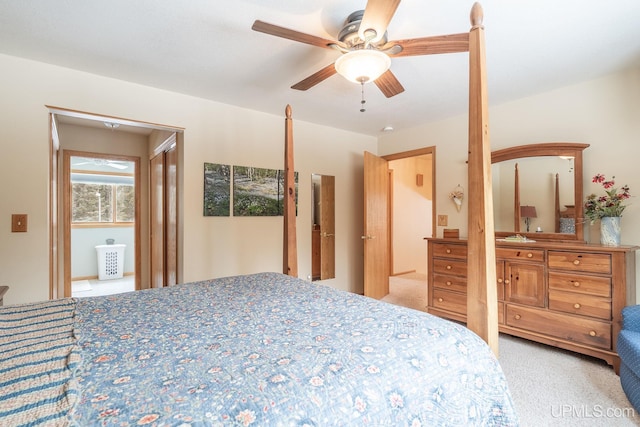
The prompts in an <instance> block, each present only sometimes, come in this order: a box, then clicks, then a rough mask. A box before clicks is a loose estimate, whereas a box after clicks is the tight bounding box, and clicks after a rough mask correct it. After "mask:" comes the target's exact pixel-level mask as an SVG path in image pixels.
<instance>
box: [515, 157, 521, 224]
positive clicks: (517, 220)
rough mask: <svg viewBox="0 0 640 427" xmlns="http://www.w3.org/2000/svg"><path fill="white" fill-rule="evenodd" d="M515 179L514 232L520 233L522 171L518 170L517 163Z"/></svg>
mask: <svg viewBox="0 0 640 427" xmlns="http://www.w3.org/2000/svg"><path fill="white" fill-rule="evenodd" d="M513 177H514V178H513V225H514V229H513V230H514V231H515V232H516V233H519V232H520V221H521V220H522V216H521V215H520V169H518V164H517V163H516V167H515V169H514V171H513Z"/></svg>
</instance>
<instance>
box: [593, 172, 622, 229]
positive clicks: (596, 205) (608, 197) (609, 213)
mask: <svg viewBox="0 0 640 427" xmlns="http://www.w3.org/2000/svg"><path fill="white" fill-rule="evenodd" d="M614 179H615V176H614V177H612V178H611V180H610V181H607V180H606V178H605V176H604V175H602V174H596V176H594V177H593V179H592V180H591V181H592V182H595V183H597V184H602V187H603V188H604V192H605V195H604V196H599V197H598V196H596V195H595V194H591V195H589V196H588V197H587V201H586V202H585V204H584V215H585V217H587V218H588V219H589V220H590V221H591V222H592V223H593V222H594V221H596V220H598V219H600V218H604V217H619V216H622V211H624V209H625V208H626V206H625V205H623V204H622V203H623V202H624V201H625V200H627V199H628V198H629V197H631V193H630V192H629V186H628V185H623V186H622V187H621V188H620V189H617V188H615V187H614V185H615V181H614Z"/></svg>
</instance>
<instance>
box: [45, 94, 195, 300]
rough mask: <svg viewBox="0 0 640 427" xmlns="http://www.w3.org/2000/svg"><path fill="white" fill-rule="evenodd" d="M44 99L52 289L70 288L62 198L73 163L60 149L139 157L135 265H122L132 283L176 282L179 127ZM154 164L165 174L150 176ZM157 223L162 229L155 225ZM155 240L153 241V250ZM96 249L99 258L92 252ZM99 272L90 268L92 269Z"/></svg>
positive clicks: (105, 159) (63, 292)
mask: <svg viewBox="0 0 640 427" xmlns="http://www.w3.org/2000/svg"><path fill="white" fill-rule="evenodd" d="M47 107H48V108H49V112H50V125H51V128H50V129H51V132H50V136H51V139H50V143H51V145H50V147H51V149H50V171H51V173H50V187H49V191H50V201H51V203H50V204H49V206H50V211H49V218H50V243H51V245H50V297H51V298H59V297H69V296H71V278H72V270H73V268H72V265H71V264H70V262H71V259H72V253H71V249H72V247H71V246H72V243H71V242H72V241H71V238H70V231H71V228H72V227H71V226H70V225H69V224H70V223H71V221H70V218H71V210H70V205H69V200H65V199H64V198H65V197H67V198H69V194H70V191H68V190H70V189H69V188H68V187H67V188H65V185H64V183H65V180H64V178H65V168H66V165H67V164H69V165H70V164H71V162H72V160H71V157H72V156H69V160H68V162H66V161H65V160H66V159H65V157H66V155H65V152H70V153H71V152H76V153H78V152H84V153H85V154H90V155H87V156H85V157H87V158H95V159H97V160H95V162H97V163H104V164H106V163H109V161H110V162H111V164H112V165H115V164H118V163H116V162H120V161H136V159H137V162H138V164H137V166H138V167H136V168H135V169H136V174H138V178H137V179H136V182H137V183H138V185H139V187H138V188H139V189H138V190H137V191H135V198H136V204H137V208H136V219H135V222H134V223H135V226H134V229H135V231H134V233H135V237H134V242H135V243H133V244H132V245H131V246H132V247H131V248H130V247H129V246H128V245H127V248H126V250H127V251H129V250H131V252H129V254H130V255H133V256H134V261H132V263H133V265H134V267H131V265H130V266H129V267H128V271H127V272H126V273H134V274H133V277H134V281H135V289H146V288H150V287H154V286H156V287H157V286H170V285H173V284H175V283H178V281H179V280H181V278H182V273H181V271H180V269H181V266H182V263H181V260H180V258H179V257H180V247H181V245H180V241H179V238H180V236H181V234H182V233H181V228H182V224H181V222H180V221H179V219H180V216H179V212H180V201H179V197H178V196H179V195H180V194H181V191H180V190H181V186H182V180H181V178H180V175H181V174H180V170H181V164H182V160H181V159H182V144H183V131H184V129H182V128H175V127H170V126H164V125H157V124H152V123H147V122H137V121H132V120H128V119H122V118H116V117H110V116H101V115H95V114H90V113H83V112H78V111H74V110H67V109H63V108H59V107H49V106H47ZM83 156H84V154H83ZM78 157H80V156H78ZM159 159H160V163H159ZM91 161H92V162H94V160H91ZM152 162H155V163H154V164H155V167H152ZM159 164H160V166H162V169H161V172H160V173H161V174H162V180H161V181H158V180H157V179H156V180H155V181H153V183H152V177H151V176H150V175H151V170H152V168H155V169H154V170H156V172H157V170H158V165H159ZM108 168H109V169H111V167H108ZM115 169H117V167H116V168H115ZM69 174H71V169H70V170H69ZM155 178H157V175H155ZM69 182H70V181H69ZM158 185H161V187H158ZM152 187H153V189H154V193H153V197H155V199H154V202H153V203H151V200H150V199H151V197H152V194H151V193H152V191H151V188H152ZM159 188H160V190H159ZM96 197H97V196H96ZM99 219H100V218H99ZM152 224H153V225H152ZM159 227H161V228H162V233H159V232H158V230H159ZM152 235H153V239H152ZM105 240H106V239H105ZM99 243H105V244H106V243H107V242H106V241H104V242H99ZM114 243H116V244H117V243H118V241H117V240H116V242H114ZM152 246H153V247H154V248H155V249H154V250H153V251H152V249H151V248H152ZM159 248H160V249H159ZM109 249H113V248H109ZM96 251H97V250H96ZM95 256H96V260H97V259H98V258H97V257H98V254H97V252H96V254H95ZM152 268H153V271H152ZM158 269H160V272H161V273H160V276H158V273H157V271H158ZM97 274H98V273H97V272H94V275H97ZM152 276H153V277H155V278H156V281H155V282H152ZM125 277H126V274H125Z"/></svg>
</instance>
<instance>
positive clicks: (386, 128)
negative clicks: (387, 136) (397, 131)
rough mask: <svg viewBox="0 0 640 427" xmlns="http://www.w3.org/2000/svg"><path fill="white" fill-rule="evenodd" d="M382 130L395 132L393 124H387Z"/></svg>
mask: <svg viewBox="0 0 640 427" xmlns="http://www.w3.org/2000/svg"><path fill="white" fill-rule="evenodd" d="M382 132H393V126H385V127H383V128H382Z"/></svg>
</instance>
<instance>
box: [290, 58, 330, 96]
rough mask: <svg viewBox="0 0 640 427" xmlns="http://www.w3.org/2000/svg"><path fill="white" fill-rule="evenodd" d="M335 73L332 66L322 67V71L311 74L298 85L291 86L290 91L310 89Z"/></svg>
mask: <svg viewBox="0 0 640 427" xmlns="http://www.w3.org/2000/svg"><path fill="white" fill-rule="evenodd" d="M335 73H336V67H335V66H334V65H333V64H329V65H327V66H326V67H324V68H323V69H322V70H320V71H317V72H315V73H313V74H311V75H310V76H309V77H307V78H306V79H304V80H301V81H299V82H298V83H296V84H294V85H293V86H291V89H297V90H307V89H310V88H312V87H313V86H315V85H317V84H318V83H320V82H323V81H324V80H326V79H328V78H329V77H331V76H333V75H334V74H335Z"/></svg>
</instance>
